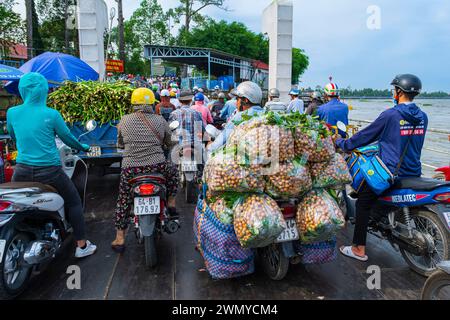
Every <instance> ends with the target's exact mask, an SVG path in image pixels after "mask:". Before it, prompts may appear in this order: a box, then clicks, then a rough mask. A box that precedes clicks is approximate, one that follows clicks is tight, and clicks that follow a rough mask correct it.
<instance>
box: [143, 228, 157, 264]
mask: <svg viewBox="0 0 450 320" xmlns="http://www.w3.org/2000/svg"><path fill="white" fill-rule="evenodd" d="M144 251H145V265H146V266H147V268H149V269H151V268H154V267H155V266H156V264H157V263H158V255H157V253H156V241H155V234H154V233H153V234H152V235H151V236H149V237H144Z"/></svg>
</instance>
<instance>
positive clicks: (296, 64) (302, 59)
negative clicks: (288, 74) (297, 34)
mask: <svg viewBox="0 0 450 320" xmlns="http://www.w3.org/2000/svg"><path fill="white" fill-rule="evenodd" d="M308 66H309V58H308V56H307V55H306V54H305V51H303V50H302V49H298V48H293V49H292V83H293V84H295V83H297V81H298V79H299V78H300V76H301V75H302V74H303V73H304V72H305V71H306V69H307V68H308Z"/></svg>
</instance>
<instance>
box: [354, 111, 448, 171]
mask: <svg viewBox="0 0 450 320" xmlns="http://www.w3.org/2000/svg"><path fill="white" fill-rule="evenodd" d="M350 122H354V123H357V126H358V127H361V126H362V124H371V123H372V122H373V121H369V120H360V119H350ZM427 132H431V133H435V134H440V135H446V136H447V137H448V140H449V141H450V131H449V130H442V129H434V128H428V129H427ZM423 149H424V150H427V151H430V152H435V153H439V154H443V155H446V156H450V152H448V151H445V150H437V149H434V148H430V147H424V148H423ZM422 165H423V166H424V167H427V168H430V169H432V170H436V169H437V167H435V166H432V165H430V164H426V163H422Z"/></svg>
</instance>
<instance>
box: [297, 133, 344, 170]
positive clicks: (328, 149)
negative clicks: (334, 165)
mask: <svg viewBox="0 0 450 320" xmlns="http://www.w3.org/2000/svg"><path fill="white" fill-rule="evenodd" d="M322 131H324V132H328V131H327V130H325V129H323V130H322ZM294 138H295V141H294V145H295V155H296V156H303V157H304V156H308V161H309V162H327V161H330V160H331V158H332V157H333V155H334V154H335V153H336V149H335V147H334V143H333V139H332V138H331V136H326V137H324V135H323V134H322V135H321V134H320V133H319V131H318V130H315V129H307V128H298V129H297V130H295V134H294Z"/></svg>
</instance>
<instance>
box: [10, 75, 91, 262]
mask: <svg viewBox="0 0 450 320" xmlns="http://www.w3.org/2000/svg"><path fill="white" fill-rule="evenodd" d="M19 92H20V95H21V96H22V99H23V104H21V105H19V106H16V107H12V108H9V109H8V112H7V115H6V119H7V122H6V123H7V128H8V132H9V134H10V136H11V138H12V140H14V141H15V143H16V146H17V150H18V156H17V159H16V166H15V170H14V175H13V177H12V181H13V182H40V183H43V184H48V185H51V186H52V187H54V188H55V189H56V190H57V191H58V193H59V194H60V195H61V197H62V198H63V199H64V205H65V207H66V217H67V220H68V221H69V222H70V224H71V225H72V227H73V229H74V237H75V241H76V242H77V249H76V251H75V257H76V258H82V257H86V256H89V255H92V254H94V253H95V251H96V249H97V247H96V246H95V245H94V244H92V243H91V242H89V241H88V240H86V227H85V222H84V215H83V205H82V202H81V198H80V196H79V193H78V191H77V189H76V187H75V185H74V183H73V182H72V180H70V178H69V177H68V176H67V175H66V174H65V173H64V171H63V169H62V166H61V160H60V157H59V150H58V148H57V145H56V142H55V138H56V136H58V138H59V139H61V140H62V141H63V142H64V143H65V144H66V145H67V146H69V147H71V148H73V149H76V150H82V151H86V152H87V151H89V146H88V145H86V144H81V143H80V142H78V139H77V138H75V137H74V136H73V135H72V134H71V133H70V130H69V128H68V127H67V125H66V123H65V121H64V119H63V117H62V116H61V114H60V113H59V112H58V111H57V110H55V109H53V108H49V107H48V106H47V103H46V101H47V95H48V82H47V79H45V78H44V77H43V76H42V75H41V74H39V73H34V72H31V73H28V74H26V75H24V76H23V77H22V78H21V79H20V81H19Z"/></svg>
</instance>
